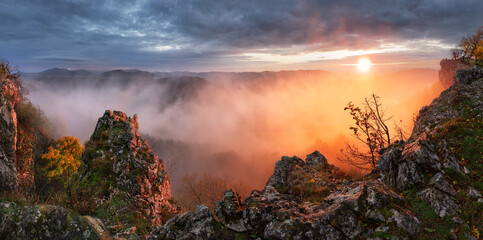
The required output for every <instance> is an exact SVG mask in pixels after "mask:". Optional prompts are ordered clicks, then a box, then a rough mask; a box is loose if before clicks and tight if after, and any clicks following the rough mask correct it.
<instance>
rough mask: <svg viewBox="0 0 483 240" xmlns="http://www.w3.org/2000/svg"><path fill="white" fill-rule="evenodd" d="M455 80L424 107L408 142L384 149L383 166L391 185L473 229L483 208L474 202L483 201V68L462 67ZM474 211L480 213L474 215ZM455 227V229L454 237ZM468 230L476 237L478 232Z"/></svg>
mask: <svg viewBox="0 0 483 240" xmlns="http://www.w3.org/2000/svg"><path fill="white" fill-rule="evenodd" d="M455 79H456V82H455V83H454V84H453V85H452V86H451V87H450V88H448V89H447V90H445V91H444V92H442V93H441V95H440V96H439V97H438V98H436V99H435V100H434V101H433V102H432V103H431V104H430V105H429V106H425V107H423V108H422V109H421V110H420V112H419V116H418V118H417V120H416V122H415V126H414V129H413V132H412V135H411V137H410V138H409V139H408V140H407V141H406V142H398V143H396V144H393V145H391V146H389V147H388V148H386V149H383V150H381V153H382V155H381V158H380V159H379V162H378V167H377V170H378V173H379V174H380V177H381V180H382V181H383V182H384V183H386V184H387V185H388V186H392V187H394V188H396V189H397V190H399V191H405V193H407V194H409V195H411V197H410V198H413V200H414V201H422V202H421V203H419V205H420V206H421V204H425V203H427V204H429V205H430V206H431V208H432V210H434V212H435V213H436V215H437V217H439V218H445V217H449V218H450V219H452V220H447V221H449V222H451V221H453V222H455V223H458V224H462V228H466V229H470V226H468V225H465V224H466V223H465V222H468V223H470V224H469V225H471V224H476V225H479V227H481V220H482V217H481V209H483V206H482V205H481V204H475V203H474V200H476V199H478V198H479V199H480V200H478V201H480V202H482V203H483V199H482V198H481V197H480V196H481V194H480V192H479V191H481V189H482V187H483V183H482V181H483V179H482V178H481V171H482V170H483V169H482V168H481V156H482V155H481V154H482V153H483V145H482V143H483V141H482V139H481V133H482V132H483V124H482V123H483V70H482V69H479V68H471V69H464V70H458V71H457V73H456V77H455ZM471 185H473V186H476V187H479V188H480V190H477V189H476V188H474V187H471ZM471 204H474V205H473V206H472V207H471V208H468V207H467V206H468V205H471ZM478 209H480V210H478ZM473 211H475V212H477V213H476V214H475V215H474V216H473V213H472V212H473ZM468 216H470V217H468ZM462 219H463V220H462ZM455 225H456V224H455ZM473 228H474V229H476V230H474V229H473V231H474V232H475V233H476V232H478V228H477V227H475V226H473ZM455 229H457V227H453V228H452V230H451V231H453V236H452V237H453V238H456V235H455V234H454V231H455ZM464 234H466V235H467V237H468V238H470V239H474V237H475V236H478V235H477V234H473V236H470V235H469V234H468V233H467V232H466V233H464Z"/></svg>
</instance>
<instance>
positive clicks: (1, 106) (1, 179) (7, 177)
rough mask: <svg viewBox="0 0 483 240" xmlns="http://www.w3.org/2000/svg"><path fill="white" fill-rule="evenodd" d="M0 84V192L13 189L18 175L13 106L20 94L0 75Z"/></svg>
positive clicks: (15, 118)
mask: <svg viewBox="0 0 483 240" xmlns="http://www.w3.org/2000/svg"><path fill="white" fill-rule="evenodd" d="M0 84H1V85H0V129H1V131H0V192H2V191H15V190H17V187H18V176H17V169H16V166H15V164H16V161H15V150H16V143H17V114H16V113H15V110H14V106H15V104H17V103H18V102H19V101H20V94H19V90H18V87H17V86H16V85H15V84H14V83H13V82H12V81H11V80H10V79H8V78H6V77H5V78H4V77H3V76H1V77H0Z"/></svg>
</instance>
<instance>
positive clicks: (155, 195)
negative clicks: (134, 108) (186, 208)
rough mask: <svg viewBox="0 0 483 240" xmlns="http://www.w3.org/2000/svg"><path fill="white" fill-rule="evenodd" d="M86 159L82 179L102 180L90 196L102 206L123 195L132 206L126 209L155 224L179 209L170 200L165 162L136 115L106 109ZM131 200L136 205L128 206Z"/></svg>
mask: <svg viewBox="0 0 483 240" xmlns="http://www.w3.org/2000/svg"><path fill="white" fill-rule="evenodd" d="M82 161H83V162H84V165H85V170H84V172H83V174H82V178H81V182H82V181H84V182H91V181H92V179H100V181H101V184H97V185H92V186H90V188H92V189H94V190H95V192H96V195H94V196H90V197H93V198H97V199H98V200H96V202H98V203H100V204H98V206H105V205H106V204H108V203H109V201H110V200H111V199H113V198H122V199H125V200H123V203H125V205H126V206H125V207H124V208H128V209H124V211H131V212H139V213H140V214H141V216H145V217H146V218H147V219H149V220H150V221H151V223H152V224H160V223H162V222H163V220H166V219H165V218H167V216H169V215H170V214H172V213H174V212H176V207H175V206H174V205H171V203H169V200H170V198H171V187H170V183H169V181H168V174H167V172H166V170H165V167H164V163H163V161H162V160H160V159H159V158H158V156H157V155H156V154H154V153H153V152H152V150H151V148H150V147H149V146H148V145H147V142H146V141H145V140H143V139H142V138H141V136H140V134H139V132H138V122H137V116H136V115H134V116H133V117H132V118H131V117H128V116H127V115H126V114H125V113H122V112H118V111H106V112H105V113H104V116H102V117H101V118H100V119H99V121H98V122H97V125H96V128H95V131H94V133H93V134H92V136H91V138H90V139H89V141H88V142H87V143H86V147H85V150H84V152H83V155H82ZM116 192H117V193H116ZM114 193H116V194H114ZM85 197H88V196H85ZM106 202H107V203H106ZM131 202H132V203H133V206H128V205H130V204H131ZM107 207H109V206H107ZM106 220H107V221H108V222H109V224H114V223H111V222H110V220H114V219H106Z"/></svg>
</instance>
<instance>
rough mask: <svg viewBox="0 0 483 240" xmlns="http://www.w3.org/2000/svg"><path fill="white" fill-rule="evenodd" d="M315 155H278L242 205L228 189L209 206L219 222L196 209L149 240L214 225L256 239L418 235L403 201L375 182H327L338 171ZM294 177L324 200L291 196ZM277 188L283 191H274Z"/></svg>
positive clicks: (185, 235) (179, 236) (185, 234)
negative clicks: (382, 231)
mask: <svg viewBox="0 0 483 240" xmlns="http://www.w3.org/2000/svg"><path fill="white" fill-rule="evenodd" d="M321 156H322V155H321V154H320V153H318V152H314V153H313V154H309V155H307V160H308V161H309V162H311V164H309V163H307V162H304V161H302V160H300V159H299V158H297V157H292V158H288V157H283V158H282V160H281V161H279V162H277V165H276V167H275V171H274V173H273V175H272V176H271V177H270V179H271V180H272V181H269V182H268V183H267V185H266V187H265V188H264V189H263V191H256V190H255V191H253V192H252V194H251V195H250V196H249V197H248V198H247V199H246V200H245V201H244V202H241V201H240V199H239V197H238V195H237V194H236V193H235V192H234V191H232V190H229V191H226V192H225V194H224V197H223V199H222V200H221V201H219V202H217V203H216V207H215V214H216V216H217V218H218V219H219V220H220V222H217V221H216V220H213V217H212V216H211V214H209V213H208V210H207V208H206V211H207V212H206V213H205V214H201V213H200V212H201V210H200V209H197V210H196V211H195V212H190V213H186V214H184V215H182V216H180V217H179V216H178V217H175V218H173V219H171V220H170V221H168V223H167V224H166V225H164V226H162V227H160V228H158V229H157V231H156V232H153V233H152V234H151V237H150V239H187V238H188V237H190V236H191V237H193V238H200V239H210V237H207V235H203V234H198V235H196V236H195V235H189V234H190V232H192V231H196V232H197V233H199V232H201V231H200V230H198V229H205V228H207V227H206V226H208V229H214V226H216V225H218V226H220V227H219V228H220V231H230V230H233V231H236V232H238V233H239V234H246V235H247V236H253V235H256V236H258V237H260V238H261V239H347V238H354V237H361V238H369V237H371V236H372V235H373V234H374V233H375V230H374V229H376V228H377V227H382V226H386V227H387V228H388V229H387V231H391V232H394V231H398V233H400V235H402V236H406V237H411V236H414V235H415V234H416V233H417V232H418V231H419V228H420V227H419V221H418V220H417V219H416V218H415V217H414V216H412V214H411V212H410V211H409V210H408V209H406V208H405V204H404V200H403V199H402V198H401V197H400V196H399V195H398V194H396V193H395V192H393V191H392V190H390V189H389V188H388V187H387V186H385V185H383V184H382V183H381V182H379V181H377V180H370V181H359V182H351V183H349V182H345V184H342V183H343V182H344V181H341V180H337V179H332V177H335V176H336V175H331V174H337V171H338V170H337V169H336V168H335V167H333V166H332V165H329V164H327V162H326V161H325V158H323V157H321ZM314 160H315V161H314ZM321 166H325V167H321ZM329 172H333V173H329ZM321 174H322V175H323V176H321ZM294 176H299V177H300V176H301V178H296V177H294ZM294 179H298V180H301V179H307V180H308V183H311V184H310V185H308V186H312V187H314V188H319V187H324V188H327V189H329V191H327V192H326V194H327V197H325V198H324V197H322V198H320V196H318V197H319V198H320V199H319V198H311V199H312V202H308V201H304V199H303V198H300V196H295V195H294V194H293V192H294V191H295V190H293V191H292V190H290V189H289V188H291V187H298V185H297V184H293V183H291V182H292V181H295V180H294ZM274 185H275V186H274ZM277 188H279V189H288V190H286V193H280V192H279V191H278V190H277ZM322 196H324V195H322ZM382 209H383V210H382ZM384 212H387V213H390V214H383V213H384ZM388 222H389V223H390V222H394V224H387V223H388ZM193 223H199V225H195V224H193ZM368 224H370V227H368ZM193 226H196V227H193ZM199 226H203V227H199ZM396 228H397V229H396ZM210 236H213V234H211V235H210ZM225 239H235V238H234V237H233V236H232V238H230V237H228V238H225Z"/></svg>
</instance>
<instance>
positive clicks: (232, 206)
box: [215, 190, 247, 232]
mask: <svg viewBox="0 0 483 240" xmlns="http://www.w3.org/2000/svg"><path fill="white" fill-rule="evenodd" d="M241 205H242V202H241V199H240V196H239V195H238V193H236V192H234V191H233V190H228V191H226V192H225V193H224V194H223V199H222V200H221V201H217V202H216V203H215V215H216V216H217V217H218V219H219V220H220V222H222V223H223V224H224V225H225V226H226V227H227V228H229V229H231V230H234V231H237V232H244V231H246V230H247V228H246V227H245V225H244V223H243V220H242V216H241V214H242V213H241V211H240V210H241Z"/></svg>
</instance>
